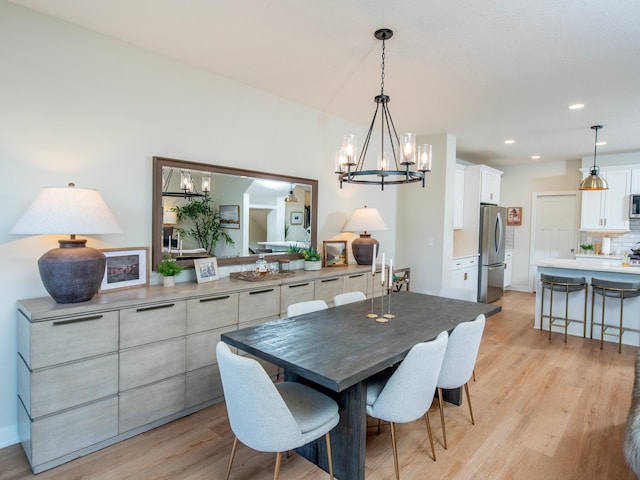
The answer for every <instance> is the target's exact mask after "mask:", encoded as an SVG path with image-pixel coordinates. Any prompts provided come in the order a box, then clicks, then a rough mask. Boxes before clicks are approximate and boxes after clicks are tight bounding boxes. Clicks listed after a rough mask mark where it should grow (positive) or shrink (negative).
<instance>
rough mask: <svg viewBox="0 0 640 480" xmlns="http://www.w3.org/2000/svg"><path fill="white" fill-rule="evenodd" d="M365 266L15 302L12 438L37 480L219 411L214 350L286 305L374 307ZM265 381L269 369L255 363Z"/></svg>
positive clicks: (275, 315) (271, 370) (276, 314)
mask: <svg viewBox="0 0 640 480" xmlns="http://www.w3.org/2000/svg"><path fill="white" fill-rule="evenodd" d="M369 271H370V270H369V268H368V267H366V266H347V267H333V268H327V269H322V270H320V271H316V272H305V271H295V274H294V275H293V276H291V277H285V278H283V279H275V280H267V281H263V282H246V281H242V280H237V279H233V278H222V279H220V280H218V281H215V282H210V283H203V284H196V283H193V282H191V283H179V284H177V285H176V286H175V287H169V288H165V287H162V286H147V287H140V288H133V289H128V290H121V291H114V292H106V293H101V294H99V295H97V296H96V297H94V298H93V299H92V300H90V301H88V302H83V303H79V304H57V303H55V302H54V301H53V300H52V299H51V298H50V297H44V298H33V299H25V300H19V301H18V303H17V309H18V314H17V330H18V342H17V344H18V428H19V434H20V441H21V443H22V445H23V448H24V451H25V453H26V456H27V458H28V460H29V463H30V465H31V469H32V471H33V472H34V473H39V472H42V471H44V470H47V469H49V468H52V467H55V466H57V465H60V464H62V463H65V462H68V461H70V460H72V459H74V458H77V457H80V456H82V455H86V454H87V453H90V452H93V451H96V450H98V449H100V448H104V447H105V446H108V445H111V444H113V443H116V442H119V441H121V440H124V439H126V438H129V437H131V436H134V435H137V434H139V433H141V432H144V431H147V430H149V429H152V428H155V427H157V426H159V425H162V424H164V423H167V422H170V421H172V420H175V419H176V418H179V417H181V416H184V415H188V414H190V413H192V412H194V411H197V410H200V409H202V408H205V407H207V406H209V405H212V404H213V403H216V402H219V401H221V400H222V398H223V395H222V386H221V383H220V376H219V373H218V369H217V366H216V358H215V345H216V343H217V342H218V341H219V339H220V335H221V334H222V333H225V332H229V331H233V330H236V329H238V328H244V327H246V326H250V325H256V324H259V323H263V322H266V321H269V320H273V319H276V318H279V317H284V316H285V315H286V310H287V306H288V305H289V304H291V303H295V302H299V301H304V300H311V299H317V298H322V299H324V300H326V301H328V302H329V303H332V300H333V296H334V295H335V294H337V293H342V292H343V291H353V290H361V291H365V292H367V294H368V296H371V295H372V292H373V288H372V285H371V275H370V274H369ZM261 363H263V365H264V366H265V368H266V369H267V371H268V372H269V373H270V374H271V375H276V374H277V369H276V368H275V367H274V366H273V365H268V364H266V363H265V362H262V361H261Z"/></svg>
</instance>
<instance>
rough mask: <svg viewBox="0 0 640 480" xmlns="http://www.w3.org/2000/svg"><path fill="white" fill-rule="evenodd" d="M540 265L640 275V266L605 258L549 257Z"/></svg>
mask: <svg viewBox="0 0 640 480" xmlns="http://www.w3.org/2000/svg"><path fill="white" fill-rule="evenodd" d="M537 266H538V267H552V268H565V269H570V270H588V271H592V272H615V273H628V274H632V275H633V274H635V275H640V266H637V265H635V266H629V267H623V266H622V265H621V264H620V262H612V261H610V260H604V259H603V261H601V262H599V261H595V260H571V259H567V258H549V259H547V260H543V261H541V262H538V263H537Z"/></svg>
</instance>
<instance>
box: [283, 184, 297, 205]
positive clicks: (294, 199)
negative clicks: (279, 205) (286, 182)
mask: <svg viewBox="0 0 640 480" xmlns="http://www.w3.org/2000/svg"><path fill="white" fill-rule="evenodd" d="M284 201H285V202H286V203H295V202H297V201H298V197H296V196H295V195H294V194H293V183H292V184H291V190H289V194H288V195H287V196H286V197H284Z"/></svg>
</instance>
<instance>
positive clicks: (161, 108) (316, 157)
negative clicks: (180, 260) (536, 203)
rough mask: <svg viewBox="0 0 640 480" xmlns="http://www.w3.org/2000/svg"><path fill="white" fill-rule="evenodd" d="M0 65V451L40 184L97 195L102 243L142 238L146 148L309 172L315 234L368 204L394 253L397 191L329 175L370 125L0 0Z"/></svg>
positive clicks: (9, 422)
mask: <svg viewBox="0 0 640 480" xmlns="http://www.w3.org/2000/svg"><path fill="white" fill-rule="evenodd" d="M0 65H2V74H1V75H0V105H1V108H0V163H1V165H2V167H3V168H2V169H3V172H4V175H2V177H0V203H1V204H2V205H3V206H4V209H3V214H2V215H1V216H0V232H1V233H0V258H1V259H2V263H3V265H4V266H5V269H4V275H3V280H2V285H1V288H0V447H3V446H6V445H9V444H12V443H15V442H17V441H18V438H17V427H16V423H17V420H16V418H17V407H16V328H15V304H16V303H15V302H16V300H17V299H20V298H30V297H38V296H43V295H46V292H45V290H44V288H43V287H42V284H41V282H40V278H39V274H38V271H37V264H36V261H37V259H38V257H39V256H40V255H42V254H43V253H44V252H45V251H47V250H49V249H51V248H54V247H56V246H57V244H56V241H57V237H55V236H40V237H38V236H33V237H21V236H12V235H11V236H10V235H8V233H7V232H8V231H9V230H10V229H11V227H12V226H13V224H14V223H15V222H16V221H17V219H18V218H19V217H20V215H21V214H22V213H23V212H24V210H25V209H26V208H27V206H28V205H29V204H30V202H31V201H32V200H33V199H34V198H35V196H36V195H37V193H38V192H39V191H40V190H41V189H42V188H43V187H45V186H50V185H51V186H60V185H66V184H67V183H68V182H70V181H73V182H75V183H76V185H78V186H80V187H91V188H96V189H97V190H98V191H100V192H101V194H102V195H103V197H104V198H105V200H106V202H107V204H108V205H109V206H110V207H111V210H112V211H113V213H114V215H115V217H116V218H117V220H118V222H119V223H120V225H121V227H122V229H123V230H124V234H123V235H119V236H115V235H112V236H103V237H93V238H91V239H90V240H89V244H90V245H91V246H94V247H98V248H106V247H124V246H140V245H150V238H151V158H152V156H154V155H160V156H167V157H174V158H180V159H185V160H192V161H196V162H204V163H210V164H219V165H228V166H234V167H239V168H249V169H253V170H262V171H271V172H279V173H283V174H287V175H294V176H301V177H310V178H316V179H318V180H319V203H320V205H319V208H318V241H319V242H321V241H322V240H326V239H330V238H334V237H336V236H340V237H345V236H346V237H348V238H352V237H353V235H351V234H348V235H347V234H341V233H340V232H341V229H342V227H343V225H344V223H345V222H346V220H347V218H348V216H349V215H350V214H351V212H352V211H353V209H354V208H357V207H361V206H363V205H365V204H366V205H368V206H370V207H376V208H378V210H379V211H380V213H381V215H382V216H383V218H384V219H385V221H386V223H387V225H388V226H389V230H388V231H386V232H376V238H377V239H378V240H379V241H380V243H381V248H382V249H383V250H384V251H386V252H387V255H388V256H389V255H393V252H394V250H395V232H396V220H395V212H396V203H397V202H396V193H395V191H393V190H390V191H385V192H380V190H379V189H376V188H374V187H365V186H354V185H345V186H344V188H343V189H342V190H340V189H339V186H338V182H337V181H336V179H335V174H334V173H333V155H334V151H335V149H336V148H337V146H338V145H339V143H340V142H341V138H342V134H344V133H356V134H358V135H359V136H362V137H361V138H364V137H363V135H364V134H365V132H366V127H363V126H357V125H353V124H350V123H347V122H344V121H341V120H339V119H336V118H333V117H331V116H328V115H326V114H324V113H322V112H319V111H314V110H311V109H308V108H304V107H301V106H299V105H296V104H293V103H291V102H287V101H284V100H282V99H280V98H277V97H274V96H272V95H268V94H265V93H263V92H260V91H257V90H255V89H252V88H248V87H246V86H244V85H241V84H238V83H235V82H232V81H230V80H228V79H225V78H223V77H220V76H215V75H211V74H208V73H206V72H204V71H202V70H199V69H196V68H193V67H190V66H186V65H183V64H180V63H178V62H175V61H173V60H170V59H167V58H164V57H161V56H158V55H154V54H150V53H147V52H144V51H143V50H140V49H138V48H134V47H132V46H129V45H126V44H124V43H122V42H119V41H116V40H114V39H112V38H109V37H105V36H101V35H98V34H95V33H92V32H88V31H85V30H83V29H80V28H77V27H74V26H72V25H70V24H67V23H65V22H62V21H58V20H55V19H52V18H49V17H47V16H44V15H40V14H37V13H34V12H32V11H30V10H27V9H24V8H21V7H17V6H15V5H13V4H9V3H7V2H4V1H0ZM267 73H268V72H265V74H267ZM364 101H369V100H368V97H363V102H364ZM362 121H363V123H364V124H367V123H368V122H369V121H370V119H362ZM238 146H241V148H238ZM416 188H419V187H416ZM157 282H158V278H157V277H156V276H155V274H154V276H153V278H152V283H157Z"/></svg>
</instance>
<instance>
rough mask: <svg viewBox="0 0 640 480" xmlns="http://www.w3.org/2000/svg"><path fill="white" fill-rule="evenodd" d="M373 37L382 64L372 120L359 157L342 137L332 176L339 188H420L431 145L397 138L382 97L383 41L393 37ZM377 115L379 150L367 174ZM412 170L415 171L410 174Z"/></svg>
mask: <svg viewBox="0 0 640 480" xmlns="http://www.w3.org/2000/svg"><path fill="white" fill-rule="evenodd" d="M374 36H375V37H376V38H377V39H378V40H382V64H381V75H380V79H381V81H380V95H376V96H375V97H374V99H373V100H374V101H375V102H376V109H375V112H374V113H373V120H371V126H370V127H369V131H368V132H367V136H366V138H365V140H364V143H363V145H362V151H361V152H360V154H359V155H358V138H357V137H356V136H355V135H353V134H347V135H344V137H343V139H342V147H341V148H340V149H339V150H338V151H337V153H336V158H335V173H336V174H338V180H339V181H340V188H342V184H343V183H344V182H347V183H361V184H365V185H380V187H381V189H382V190H384V186H385V185H398V184H402V183H415V182H422V187H423V188H424V186H425V174H426V172H430V171H431V145H428V144H424V145H418V147H417V149H416V136H415V134H414V133H405V134H403V135H402V137H400V136H398V133H397V131H396V127H395V125H394V123H393V119H392V118H391V113H390V112H389V106H388V104H389V101H390V100H391V97H389V96H388V95H385V93H384V66H385V41H386V40H388V39H389V38H391V37H392V36H393V31H392V30H390V29H388V28H381V29H379V30H376V32H375V34H374ZM378 112H380V127H381V129H380V133H381V147H380V152H379V153H378V163H377V169H375V170H371V169H366V168H365V166H364V162H365V158H366V156H367V151H368V149H369V141H370V140H371V135H372V133H373V129H374V127H375V124H376V118H377V117H378ZM389 152H390V154H389ZM401 166H402V167H403V168H401ZM413 166H415V170H411V168H412V167H413Z"/></svg>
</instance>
